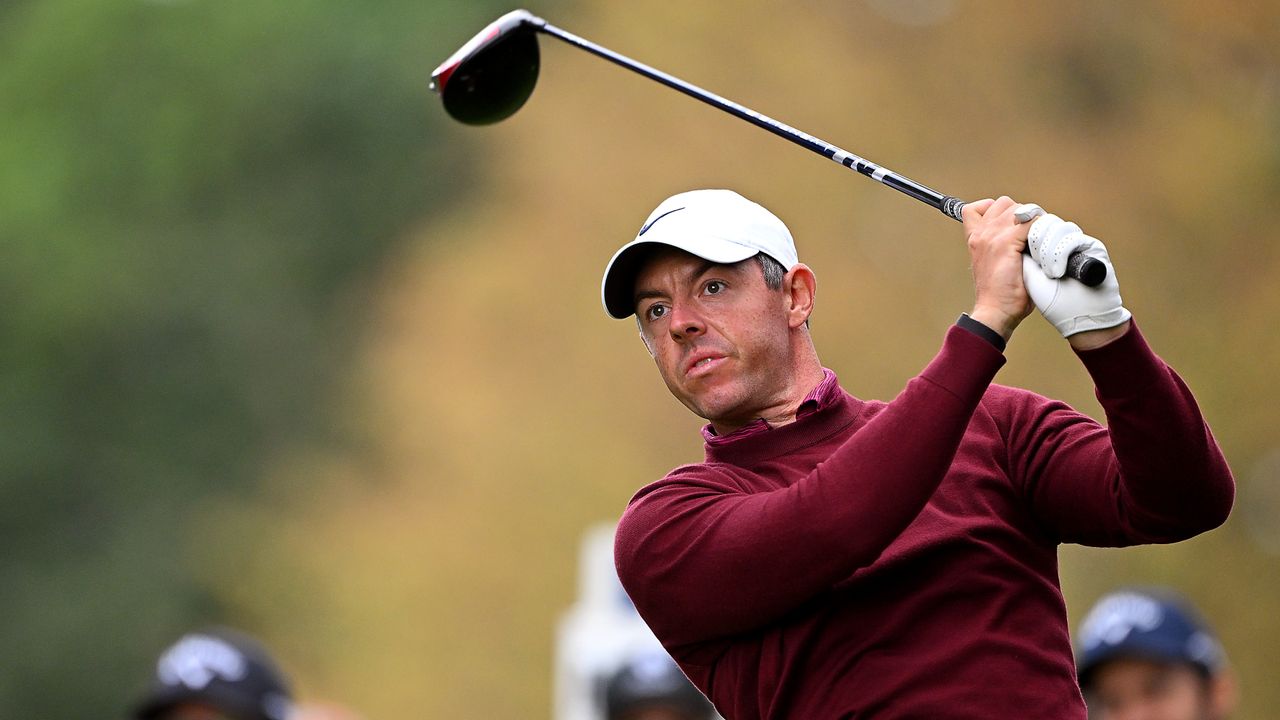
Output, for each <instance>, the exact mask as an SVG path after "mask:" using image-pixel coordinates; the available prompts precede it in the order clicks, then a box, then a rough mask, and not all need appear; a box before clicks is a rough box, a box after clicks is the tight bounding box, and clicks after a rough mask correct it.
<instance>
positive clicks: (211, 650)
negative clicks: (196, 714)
mask: <svg viewBox="0 0 1280 720" xmlns="http://www.w3.org/2000/svg"><path fill="white" fill-rule="evenodd" d="M291 697H292V696H291V693H290V691H289V685H288V682H287V681H286V680H285V677H284V674H283V673H282V672H281V671H280V668H279V667H277V666H276V663H275V661H273V660H272V659H271V656H270V655H268V654H267V651H266V650H265V649H264V648H263V647H262V645H260V644H259V643H258V642H257V641H256V640H254V639H253V638H251V637H249V636H247V635H245V634H243V633H239V632H235V631H233V630H227V629H225V628H213V629H209V630H203V631H200V632H195V633H190V634H188V635H184V636H183V637H182V638H181V639H179V640H178V641H177V642H176V643H174V644H173V645H172V646H170V647H169V649H167V650H165V651H164V654H163V655H161V656H160V660H159V661H158V662H157V663H156V670H155V676H154V677H153V678H152V681H151V689H150V690H149V691H148V693H147V695H146V697H145V698H144V699H143V701H142V702H141V703H140V704H139V706H138V708H137V710H135V711H134V718H136V719H137V720H153V719H154V718H160V717H163V716H164V712H165V711H166V710H169V709H170V708H173V707H174V706H176V705H179V704H182V703H187V702H193V703H203V704H205V705H209V706H212V707H214V708H216V709H218V710H219V711H220V712H223V713H225V714H227V715H229V716H231V717H233V718H235V719H236V720H284V718H285V716H286V715H288V713H289V709H290V707H291Z"/></svg>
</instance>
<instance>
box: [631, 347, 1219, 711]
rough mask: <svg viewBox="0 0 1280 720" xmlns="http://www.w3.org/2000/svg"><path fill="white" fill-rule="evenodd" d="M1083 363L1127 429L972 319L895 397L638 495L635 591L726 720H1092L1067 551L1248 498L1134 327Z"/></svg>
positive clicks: (772, 438)
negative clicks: (1072, 403) (1239, 496)
mask: <svg viewBox="0 0 1280 720" xmlns="http://www.w3.org/2000/svg"><path fill="white" fill-rule="evenodd" d="M1079 357H1080V359H1081V360H1082V361H1083V363H1084V365H1085V367H1086V368H1087V369H1088V371H1089V373H1090V375H1091V376H1092V377H1093V380H1094V382H1095V384H1096V387H1097V396H1098V399H1099V400H1100V402H1101V403H1102V406H1103V408H1104V410H1105V411H1106V414H1107V421H1108V426H1109V430H1108V428H1106V427H1102V426H1100V425H1099V424H1098V423H1096V422H1095V421H1093V420H1092V419H1090V418H1089V417H1087V416H1085V415H1082V414H1080V413H1077V412H1075V411H1074V410H1072V409H1071V408H1070V407H1068V406H1066V405H1065V404H1063V403H1060V402H1055V401H1052V400H1049V399H1046V398H1044V397H1041V396H1038V395H1035V394H1033V393H1030V392H1027V391H1024V390H1018V389H1014V388H1008V387H1002V386H1000V385H993V384H992V383H991V380H992V378H993V377H994V376H995V374H996V371H997V370H998V369H999V368H1000V367H1001V365H1003V364H1004V356H1003V355H1002V354H1001V353H1000V352H999V351H997V350H996V349H995V348H994V347H993V346H992V345H990V344H989V343H987V342H986V341H984V340H982V339H980V338H978V337H977V336H975V335H973V334H971V333H969V332H967V331H965V330H962V329H959V328H952V329H951V330H950V331H949V332H948V333H947V337H946V341H945V342H944V344H943V346H942V350H941V351H940V352H939V353H938V356H937V357H936V358H934V360H933V361H932V362H931V363H930V364H929V365H928V367H926V368H925V369H924V371H923V372H922V373H920V375H919V376H918V377H916V378H914V379H912V380H911V381H910V382H909V383H908V384H907V387H906V389H905V390H903V391H902V394H900V395H899V396H898V397H897V398H896V399H894V400H893V401H892V402H890V403H883V402H864V401H861V400H858V399H856V398H854V397H852V396H850V395H848V394H847V393H844V392H843V391H841V392H840V393H839V397H838V399H837V400H836V401H835V402H834V403H831V404H829V405H827V406H825V407H823V408H821V409H819V410H818V411H817V412H814V413H812V414H810V415H807V416H805V417H802V418H800V419H799V420H797V421H796V422H794V423H791V424H789V425H784V426H781V427H778V428H775V429H773V430H769V431H768V432H764V433H758V434H753V435H748V436H746V437H743V438H742V439H741V440H740V441H733V442H726V443H717V444H716V445H715V446H708V447H707V455H706V461H705V462H703V463H701V464H698V465H687V466H684V467H680V468H677V469H675V470H673V471H672V472H671V473H670V474H669V475H667V477H665V478H663V479H662V480H660V481H658V482H656V483H653V484H652V485H649V486H647V487H645V488H643V489H642V490H640V492H639V493H637V494H636V496H635V497H634V498H633V499H632V500H631V503H630V504H629V506H628V507H627V510H626V513H625V514H624V515H623V517H622V520H621V521H620V523H619V525H618V530H617V536H616V539H615V560H616V563H617V567H618V575H619V577H620V578H621V580H622V584H623V586H624V587H625V588H626V590H627V593H628V594H629V595H630V596H631V598H632V600H633V601H634V602H635V605H636V608H637V609H638V610H639V611H640V614H641V616H642V617H643V618H644V619H645V621H646V622H647V623H648V624H649V626H650V627H651V628H652V629H653V631H654V633H655V634H656V635H657V636H658V638H659V639H660V640H661V641H662V643H663V645H664V646H665V647H666V648H667V650H668V651H669V652H670V653H671V654H672V656H673V657H675V659H676V660H677V661H678V662H679V664H680V666H681V667H682V668H683V669H684V671H685V672H686V673H687V674H688V675H689V677H690V679H692V680H693V682H694V684H696V685H697V686H698V687H699V688H700V689H701V690H702V691H703V692H704V693H706V694H707V695H708V697H710V698H711V699H712V700H713V701H714V702H715V705H716V707H717V709H719V711H720V712H721V714H723V715H724V716H725V717H726V718H729V719H730V720H749V719H754V718H795V719H797V720H823V719H826V718H832V719H835V718H840V719H846V718H869V717H874V718H1010V717H1025V718H1078V719H1081V720H1083V718H1084V717H1085V709H1084V703H1083V701H1082V699H1081V696H1080V690H1079V688H1078V687H1077V685H1076V682H1075V669H1074V665H1073V662H1072V654H1071V646H1070V640H1069V635H1068V630H1067V619H1066V609H1065V606H1064V603H1063V599H1062V593H1061V591H1060V589H1059V585H1058V565H1057V551H1056V546H1057V545H1058V543H1062V542H1073V543H1082V544H1085V545H1095V546H1123V545H1130V544H1135V543H1153V542H1154V543H1161V542H1173V541H1176V540H1181V539H1184V538H1188V537H1191V536H1192V535H1195V534H1197V533H1200V532H1203V531H1205V530H1208V529H1210V528H1213V527H1216V526H1217V525H1219V524H1221V523H1222V522H1223V521H1224V520H1225V519H1226V517H1227V514H1228V513H1229V512H1230V509H1231V504H1232V501H1233V497H1234V491H1235V486H1234V482H1233V480H1232V478H1231V473H1230V470H1229V469H1228V468H1227V464H1226V461H1225V460H1224V459H1223V457H1222V454H1221V452H1220V450H1219V449H1218V446H1217V444H1216V443H1215V441H1214V440H1213V437H1212V436H1211V435H1210V433H1209V429H1208V427H1207V426H1206V425H1205V422H1204V420H1203V419H1202V417H1201V415H1200V412H1199V410H1198V409H1197V407H1196V404H1195V400H1194V399H1193V398H1192V396H1191V393H1190V391H1188V390H1187V388H1186V386H1185V385H1184V384H1183V383H1182V381H1181V379H1180V378H1178V376H1177V375H1176V374H1174V372H1173V371H1172V370H1171V369H1170V368H1169V367H1168V366H1167V365H1165V364H1164V362H1163V361H1161V360H1160V358H1158V357H1157V356H1156V355H1155V354H1154V353H1153V352H1152V351H1151V350H1150V348H1149V347H1148V346H1147V344H1146V342H1145V341H1144V340H1143V338H1142V336H1141V334H1140V333H1139V332H1138V330H1137V328H1136V327H1134V328H1133V329H1131V330H1130V331H1129V332H1128V333H1127V334H1126V335H1124V336H1123V337H1121V338H1120V339H1118V340H1116V341H1115V342H1113V343H1111V344H1109V345H1107V346H1105V347H1103V348H1100V349H1097V350H1091V351H1087V352H1081V353H1079Z"/></svg>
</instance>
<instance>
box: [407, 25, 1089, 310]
mask: <svg viewBox="0 0 1280 720" xmlns="http://www.w3.org/2000/svg"><path fill="white" fill-rule="evenodd" d="M535 32H542V33H545V34H547V35H551V36H552V37H555V38H558V39H560V40H563V41H564V42H566V43H569V44H570V45H573V46H576V47H579V48H581V49H583V50H586V51H587V52H589V53H591V54H593V55H598V56H599V57H602V58H604V59H606V60H608V61H610V62H612V63H615V64H617V65H621V66H622V67H624V68H627V69H628V70H631V71H633V72H637V73H639V74H641V75H643V76H645V77H647V78H649V79H651V80H656V81H658V82H660V83H662V84H663V85H666V86H667V87H669V88H673V89H675V90H679V91H680V92H682V93H684V94H685V95H688V96H690V97H692V98H696V99H698V100H701V101H702V102H705V103H707V104H708V105H711V106H713V107H716V108H719V109H720V110H723V111H725V112H727V113H729V114H730V115H734V116H736V117H739V118H742V119H743V120H746V121H747V122H749V123H751V124H752V125H755V126H757V127H760V128H763V129H765V130H768V131H769V132H771V133H773V134H775V135H778V136H780V137H783V138H786V139H787V140H790V141H791V142H793V143H795V144H797V145H800V146H801V147H805V148H808V149H809V150H812V151H813V152H816V153H818V154H819V155H822V156H824V157H827V158H830V159H831V160H834V161H836V162H838V163H840V164H841V165H843V166H845V167H847V168H849V169H851V170H854V171H855V172H858V173H860V174H862V175H865V176H867V177H869V178H871V179H872V180H876V181H878V182H880V183H883V184H884V185H888V186H889V187H891V188H893V189H894V190H897V191H898V192H901V193H905V194H907V195H910V196H911V197H913V198H915V199H916V200H919V201H920V202H923V203H926V204H928V205H930V206H932V207H935V208H937V209H938V210H941V211H942V213H943V214H944V215H946V216H948V217H951V218H954V219H956V220H960V219H961V217H960V210H961V208H963V207H964V204H965V203H964V201H963V200H961V199H959V198H957V197H953V196H951V195H943V194H942V193H940V192H938V191H937V190H933V189H932V188H928V187H925V186H924V185H921V184H920V183H918V182H916V181H914V180H911V179H909V178H906V177H903V176H902V175H899V174H898V173H895V172H893V171H892V170H889V169H888V168H885V167H882V166H880V165H877V164H875V163H873V162H871V161H870V160H867V159H866V158H863V157H860V156H858V155H855V154H853V153H851V152H849V151H847V150H842V149H841V148H838V147H836V146H835V145H832V144H831V143H828V142H825V141H823V140H819V139H818V138H816V137H814V136H812V135H810V134H808V133H805V132H801V131H799V130H797V129H795V128H793V127H791V126H790V125H787V124H785V123H781V122H778V121H777V120H774V119H773V118H771V117H768V116H766V115H761V114H760V113H758V112H756V111H755V110H752V109H750V108H747V107H743V106H742V105H739V104H738V103H735V102H733V101H732V100H727V99H725V98H722V97H720V96H719V95H716V94H715V93H712V92H708V91H706V90H703V89H702V88H700V87H698V86H696V85H691V84H689V83H687V82H685V81H683V80H681V79H679V78H677V77H674V76H672V75H668V74H667V73H664V72H662V71H661V70H656V69H654V68H651V67H649V66H648V65H645V64H643V63H640V62H637V61H635V60H632V59H631V58H628V57H626V56H624V55H619V54H618V53H615V52H613V51H612V50H609V49H608V48H604V47H601V46H599V45H596V44H595V43H593V42H591V41H589V40H585V39H583V38H580V37H578V36H577V35H574V34H572V33H569V32H566V31H564V30H561V29H560V28H558V27H556V26H554V25H551V24H549V23H548V22H547V21H546V20H543V19H542V18H540V17H537V16H535V15H533V14H532V13H530V12H529V11H527V10H513V11H511V12H509V13H507V14H506V15H503V16H502V17H500V18H498V19H497V20H495V21H494V22H493V23H491V24H490V25H489V26H488V27H486V28H485V29H484V30H482V31H480V33H479V34H478V35H476V36H475V37H473V38H471V40H470V41H468V42H467V44H466V45H463V46H462V47H461V48H460V49H459V50H458V51H457V52H456V53H454V54H453V55H452V56H451V57H450V58H449V59H448V60H445V61H444V63H442V64H441V65H440V67H438V68H436V70H435V72H433V73H432V74H431V89H432V90H434V91H435V92H437V93H438V94H439V95H440V98H441V100H442V101H443V102H444V109H445V111H446V112H448V113H449V115H450V116H452V117H453V118H454V119H455V120H458V121H460V122H463V123H466V124H468V125H488V124H490V123H495V122H498V121H500V120H505V119H506V118H508V117H510V116H511V115H513V114H515V112H516V111H517V110H519V109H520V108H521V106H523V105H524V103H525V101H526V100H528V99H529V96H530V95H532V94H533V87H534V85H535V84H536V83H537V81H538V67H539V55H538V42H537V38H536V36H535V34H534V33H535ZM1066 274H1067V276H1068V277H1073V278H1075V279H1077V280H1079V281H1080V282H1082V283H1084V284H1085V285H1089V286H1097V285H1099V284H1101V283H1102V281H1103V280H1105V279H1106V277H1107V266H1106V265H1105V264H1104V263H1102V262H1101V261H1099V260H1096V259H1094V258H1091V257H1089V256H1087V255H1084V254H1083V253H1073V254H1072V255H1071V258H1070V260H1069V261H1068V263H1067V272H1066Z"/></svg>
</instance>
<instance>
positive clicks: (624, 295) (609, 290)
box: [600, 237, 760, 320]
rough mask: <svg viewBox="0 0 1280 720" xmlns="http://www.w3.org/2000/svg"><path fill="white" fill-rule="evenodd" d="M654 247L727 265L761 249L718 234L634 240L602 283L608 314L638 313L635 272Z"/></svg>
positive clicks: (617, 255) (611, 265)
mask: <svg viewBox="0 0 1280 720" xmlns="http://www.w3.org/2000/svg"><path fill="white" fill-rule="evenodd" d="M655 246H665V247H673V248H676V249H677V250H683V251H684V252H687V253H689V254H690V255H694V256H697V257H700V258H702V259H703V260H709V261H711V262H714V263H724V264H730V263H736V262H742V261H743V260H746V259H747V258H749V257H752V256H754V255H756V254H758V253H759V252H760V251H759V250H756V249H755V248H751V247H747V246H745V245H741V244H739V243H735V242H731V241H729V240H722V239H720V238H716V237H700V238H697V239H696V240H692V241H690V240H688V239H684V238H681V239H680V240H678V241H675V242H673V241H670V240H663V239H659V238H652V239H651V238H644V239H642V240H641V239H637V240H632V241H631V242H629V243H627V244H626V245H623V246H622V248H621V249H619V250H618V252H616V253H614V254H613V258H612V259H611V260H609V264H608V265H607V266H606V267H605V270H604V280H603V281H602V282H601V283H600V298H601V301H602V302H603V303H604V311H605V312H606V313H608V314H609V317H612V318H616V319H618V320H624V319H626V318H628V317H630V316H631V315H633V314H634V313H635V311H636V307H635V304H636V298H635V291H636V288H635V284H636V275H637V274H638V273H639V272H640V268H641V266H642V265H643V264H644V261H645V259H646V257H647V256H648V254H649V252H650V251H652V250H653V249H654V247H655Z"/></svg>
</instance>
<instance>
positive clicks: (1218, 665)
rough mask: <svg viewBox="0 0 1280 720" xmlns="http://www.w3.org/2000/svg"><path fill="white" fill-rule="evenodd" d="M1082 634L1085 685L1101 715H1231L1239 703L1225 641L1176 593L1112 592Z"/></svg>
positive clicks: (1136, 718) (1201, 718)
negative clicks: (1225, 649)
mask: <svg viewBox="0 0 1280 720" xmlns="http://www.w3.org/2000/svg"><path fill="white" fill-rule="evenodd" d="M1078 638H1079V642H1078V645H1079V647H1078V651H1079V655H1080V659H1079V663H1078V673H1079V676H1080V687H1081V688H1083V689H1084V694H1085V700H1086V701H1087V702H1088V705H1089V711H1090V716H1091V717H1093V718H1094V720H1226V718H1227V717H1229V716H1230V715H1231V712H1232V711H1233V710H1234V709H1235V704H1236V685H1235V680H1234V678H1233V676H1232V674H1231V671H1230V669H1229V668H1228V667H1227V658H1226V654H1225V653H1224V652H1223V651H1222V646H1221V645H1220V644H1219V643H1218V640H1217V638H1216V637H1214V635H1213V631H1212V630H1210V629H1209V626H1208V625H1207V624H1205V622H1204V621H1203V620H1201V619H1200V617H1199V616H1198V615H1197V613H1196V612H1195V611H1194V610H1193V609H1192V608H1191V607H1190V606H1189V605H1187V604H1186V603H1185V602H1184V601H1182V600H1180V599H1178V598H1176V597H1175V596H1173V595H1172V594H1169V593H1167V592H1150V591H1141V590H1124V591H1121V592H1116V593H1112V594H1110V595H1107V596H1106V597H1104V598H1102V599H1101V600H1099V601H1098V603H1097V604H1096V605H1094V607H1093V609H1092V610H1090V611H1089V614H1088V615H1086V616H1085V619H1084V622H1083V623H1082V624H1081V626H1080V632H1079V636H1078Z"/></svg>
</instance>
